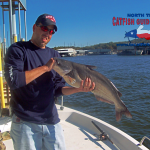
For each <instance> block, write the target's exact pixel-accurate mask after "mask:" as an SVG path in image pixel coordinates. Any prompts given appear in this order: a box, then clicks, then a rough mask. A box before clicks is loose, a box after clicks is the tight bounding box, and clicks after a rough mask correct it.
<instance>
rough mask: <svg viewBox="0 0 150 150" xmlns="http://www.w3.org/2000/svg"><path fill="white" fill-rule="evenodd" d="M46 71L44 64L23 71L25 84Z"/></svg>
mask: <svg viewBox="0 0 150 150" xmlns="http://www.w3.org/2000/svg"><path fill="white" fill-rule="evenodd" d="M45 72H47V67H46V66H41V67H38V68H35V69H32V70H30V71H25V78H26V84H28V83H30V82H32V81H33V80H35V79H36V78H38V77H39V76H41V75H42V74H44V73H45Z"/></svg>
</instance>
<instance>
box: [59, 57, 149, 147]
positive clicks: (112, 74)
mask: <svg viewBox="0 0 150 150" xmlns="http://www.w3.org/2000/svg"><path fill="white" fill-rule="evenodd" d="M63 59H66V60H69V61H73V62H76V63H81V64H86V65H94V66H97V69H96V71H98V72H100V73H101V74H103V75H105V76H106V77H107V78H108V79H109V80H111V81H112V82H113V83H114V84H115V86H116V87H117V88H118V89H119V91H120V92H121V93H122V97H121V99H122V100H123V102H124V103H125V104H126V106H127V108H128V109H129V111H130V113H131V114H132V116H133V118H132V119H128V118H126V117H125V116H124V115H123V117H122V119H121V121H120V122H117V121H116V118H115V108H114V105H109V104H107V103H103V102H100V101H97V100H96V98H95V97H94V95H93V94H92V93H90V92H89V93H77V94H73V95H70V96H64V106H66V107H70V108H72V109H75V110H78V111H81V112H84V113H87V114H89V115H92V116H94V117H96V118H99V119H101V120H103V121H105V122H107V123H110V124H111V125H113V126H115V127H117V128H119V129H121V130H122V131H124V132H126V133H127V134H129V135H130V136H132V137H133V138H135V139H136V140H138V141H140V140H141V138H142V137H143V136H148V137H150V56H117V55H90V56H77V57H64V58H63ZM81 71H82V70H81ZM59 99H60V98H59ZM144 145H146V146H147V147H148V148H150V141H148V140H145V142H144Z"/></svg>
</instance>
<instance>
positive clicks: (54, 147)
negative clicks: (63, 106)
mask: <svg viewBox="0 0 150 150" xmlns="http://www.w3.org/2000/svg"><path fill="white" fill-rule="evenodd" d="M10 135H11V138H12V140H13V144H14V149H15V150H66V148H65V140H64V135H63V130H62V127H61V125H60V124H59V123H57V124H55V125H50V124H46V125H39V124H35V123H30V122H26V121H23V120H21V119H20V118H18V117H17V116H16V115H13V116H12V125H11V131H10Z"/></svg>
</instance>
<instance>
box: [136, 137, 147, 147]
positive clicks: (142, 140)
mask: <svg viewBox="0 0 150 150" xmlns="http://www.w3.org/2000/svg"><path fill="white" fill-rule="evenodd" d="M145 139H148V140H149V141H150V138H149V137H147V136H144V137H143V138H142V139H141V141H140V143H139V144H138V146H141V145H142V144H143V142H144V140H145Z"/></svg>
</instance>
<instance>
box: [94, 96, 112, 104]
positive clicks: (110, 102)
mask: <svg viewBox="0 0 150 150" xmlns="http://www.w3.org/2000/svg"><path fill="white" fill-rule="evenodd" d="M95 98H96V99H97V100H98V101H102V102H105V103H108V104H111V105H114V102H112V101H109V100H106V99H104V98H101V97H99V96H96V95H95Z"/></svg>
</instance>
